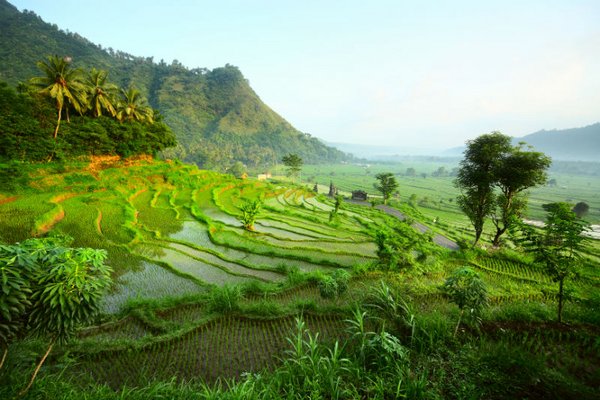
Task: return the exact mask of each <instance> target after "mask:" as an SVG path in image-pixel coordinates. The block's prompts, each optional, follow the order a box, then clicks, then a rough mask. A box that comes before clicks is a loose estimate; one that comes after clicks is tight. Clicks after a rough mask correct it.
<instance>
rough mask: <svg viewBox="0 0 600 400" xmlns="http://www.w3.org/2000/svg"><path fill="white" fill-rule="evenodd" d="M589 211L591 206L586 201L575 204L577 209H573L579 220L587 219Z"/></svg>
mask: <svg viewBox="0 0 600 400" xmlns="http://www.w3.org/2000/svg"><path fill="white" fill-rule="evenodd" d="M589 211H590V206H589V205H588V204H587V203H586V202H584V201H580V202H579V203H577V204H575V207H573V212H574V213H575V215H577V216H578V217H579V218H583V217H585V216H586V215H587V213H588V212H589Z"/></svg>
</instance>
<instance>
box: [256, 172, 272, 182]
mask: <svg viewBox="0 0 600 400" xmlns="http://www.w3.org/2000/svg"><path fill="white" fill-rule="evenodd" d="M257 179H258V180H259V181H266V180H267V179H271V173H270V172H265V173H264V174H258V176H257Z"/></svg>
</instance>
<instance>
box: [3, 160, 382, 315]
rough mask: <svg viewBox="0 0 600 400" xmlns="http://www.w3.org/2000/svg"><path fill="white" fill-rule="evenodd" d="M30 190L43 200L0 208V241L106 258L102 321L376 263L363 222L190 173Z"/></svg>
mask: <svg viewBox="0 0 600 400" xmlns="http://www.w3.org/2000/svg"><path fill="white" fill-rule="evenodd" d="M73 175H76V177H77V179H74V178H73ZM67 182H77V184H72V185H67ZM36 189H37V190H36V191H39V192H41V193H31V194H27V196H20V197H16V198H8V197H7V199H8V200H5V201H3V202H2V204H0V216H1V217H2V218H1V219H0V224H1V230H0V232H1V235H2V239H3V240H5V241H7V242H14V241H19V240H23V239H26V238H27V237H30V236H32V235H33V236H39V235H43V234H67V235H69V236H72V237H73V238H74V243H73V245H74V246H77V247H94V248H105V249H107V250H108V253H109V260H108V262H109V264H110V265H111V266H112V268H113V270H114V277H115V285H114V288H113V292H112V293H111V294H110V295H109V296H107V299H106V302H105V304H106V311H109V312H117V311H118V310H119V309H120V308H121V307H122V306H123V305H124V304H125V303H126V302H127V301H128V299H133V298H137V299H143V298H161V297H164V296H174V297H176V296H179V295H188V294H191V293H198V292H202V291H204V290H206V288H208V287H210V286H212V285H217V286H221V285H225V284H240V283H249V282H281V281H283V280H285V279H286V274H285V272H284V271H289V270H295V269H298V270H300V271H313V272H314V271H319V270H322V271H328V270H331V268H350V267H352V266H353V265H355V264H360V263H368V262H371V261H373V260H374V259H375V257H376V256H375V250H376V247H375V245H374V243H373V240H372V237H371V234H370V233H369V231H368V230H367V229H366V227H365V225H364V222H363V223H361V222H359V221H357V219H356V218H355V216H354V215H352V213H350V212H348V215H344V214H343V213H342V214H341V218H340V219H339V221H338V224H337V225H336V226H332V225H331V224H329V222H328V213H329V211H328V210H329V208H330V205H328V204H326V203H324V202H321V201H320V200H319V199H317V198H315V197H314V195H313V194H312V193H311V192H307V191H306V190H304V189H294V188H285V187H274V186H271V185H269V184H265V183H260V182H255V181H242V180H236V179H233V178H232V177H231V176H226V175H220V174H216V173H212V172H208V171H200V170H197V169H195V168H193V167H190V166H177V167H174V166H170V165H167V164H164V163H163V164H160V163H156V164H154V165H152V166H148V165H146V166H137V167H136V166H133V167H129V168H109V169H105V170H102V171H99V172H98V173H97V174H94V175H92V174H91V173H85V172H82V171H78V172H73V173H68V172H67V173H63V174H53V175H51V176H48V177H46V178H44V179H42V180H40V181H39V182H37V183H36ZM32 190H33V189H32ZM255 198H264V199H265V204H266V206H265V207H264V210H263V212H262V213H261V215H260V216H259V218H258V222H257V224H256V230H255V231H253V232H249V231H246V230H244V229H243V228H242V227H241V223H240V222H239V221H238V215H239V214H240V211H239V208H238V207H239V206H240V205H241V204H242V203H243V202H244V201H246V200H247V199H255ZM308 201H310V203H309V202H308ZM274 205H276V207H275V206H274ZM272 206H273V207H272Z"/></svg>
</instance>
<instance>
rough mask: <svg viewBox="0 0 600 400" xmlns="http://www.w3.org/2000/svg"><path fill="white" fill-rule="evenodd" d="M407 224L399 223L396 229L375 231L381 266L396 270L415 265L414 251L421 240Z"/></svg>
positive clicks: (379, 264) (388, 269) (385, 268)
mask: <svg viewBox="0 0 600 400" xmlns="http://www.w3.org/2000/svg"><path fill="white" fill-rule="evenodd" d="M405 225H406V224H398V225H396V226H394V229H391V230H390V229H380V230H378V231H377V232H376V233H375V244H376V245H377V252H376V254H377V257H378V266H379V268H381V269H383V270H386V271H395V270H398V269H401V268H407V267H411V266H413V265H414V263H415V260H414V257H413V255H412V251H413V250H414V248H415V245H417V242H419V241H420V240H421V238H419V237H418V234H416V232H414V230H412V228H411V227H409V226H405Z"/></svg>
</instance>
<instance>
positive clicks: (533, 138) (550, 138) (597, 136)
mask: <svg viewBox="0 0 600 400" xmlns="http://www.w3.org/2000/svg"><path fill="white" fill-rule="evenodd" d="M519 142H525V143H527V144H529V145H531V146H533V147H534V149H535V150H536V151H541V152H543V153H546V154H547V155H549V156H550V157H552V159H553V160H554V161H596V162H597V161H600V156H599V155H600V122H598V123H595V124H592V125H588V126H584V127H582V128H570V129H553V130H550V131H547V130H544V129H542V130H541V131H538V132H534V133H531V134H529V135H525V136H522V137H516V138H513V143H514V144H515V145H516V144H517V143H519ZM465 149H466V146H458V147H453V148H451V149H447V150H446V151H444V152H443V153H442V154H443V155H445V156H462V155H463V153H464V151H465Z"/></svg>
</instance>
